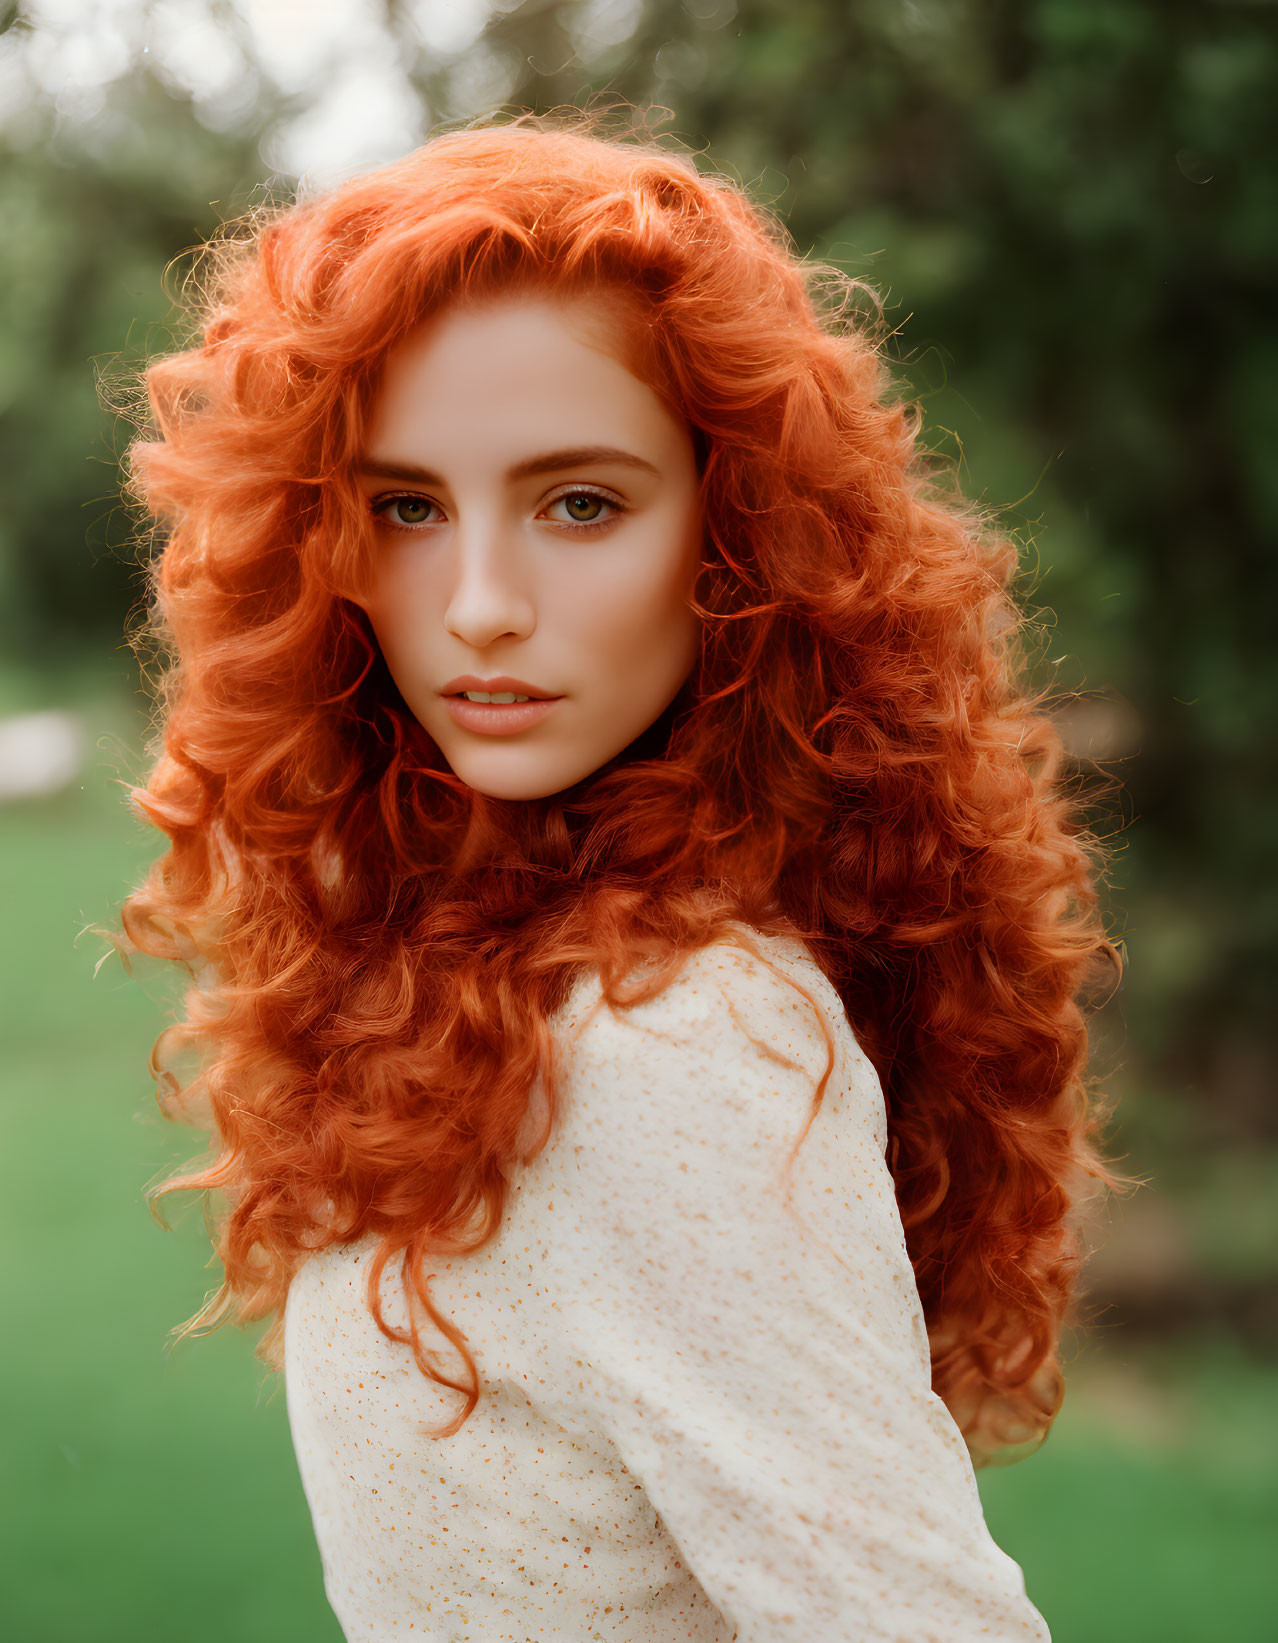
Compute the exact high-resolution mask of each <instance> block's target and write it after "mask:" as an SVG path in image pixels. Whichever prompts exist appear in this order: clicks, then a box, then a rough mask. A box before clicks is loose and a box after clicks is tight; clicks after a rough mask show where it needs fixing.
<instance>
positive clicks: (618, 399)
mask: <svg viewBox="0 0 1278 1643" xmlns="http://www.w3.org/2000/svg"><path fill="white" fill-rule="evenodd" d="M619 324H620V321H619V319H618V318H617V317H615V315H614V314H612V313H611V312H610V311H609V310H608V309H607V308H606V307H605V306H604V305H603V304H602V303H601V302H599V301H598V299H595V298H592V297H590V296H584V295H583V296H577V297H574V298H572V299H560V298H554V297H548V296H543V295H540V294H537V295H521V296H508V297H502V298H496V299H490V300H489V301H487V302H485V303H482V304H480V305H477V306H467V307H456V308H452V309H449V310H446V311H445V312H444V314H442V315H441V316H437V317H436V318H434V319H433V320H432V321H430V322H428V323H427V325H426V326H425V327H423V328H422V329H421V330H419V331H417V332H414V333H412V334H411V335H410V336H408V337H407V338H406V339H405V340H404V341H403V342H401V343H400V344H398V345H397V346H396V347H395V348H394V349H393V350H392V352H391V353H390V355H389V356H388V358H387V360H386V364H385V369H384V372H383V375H382V378H381V380H380V383H379V387H378V392H377V396H376V399H375V402H374V405H373V412H372V418H371V422H370V427H369V431H368V436H367V439H366V441H365V445H364V454H363V456H362V459H361V461H360V463H359V469H360V473H359V483H360V485H361V488H362V489H363V491H364V494H365V495H366V496H367V498H368V503H369V510H370V513H371V515H372V529H373V556H374V562H373V566H372V573H371V580H370V583H369V584H368V588H367V591H366V593H365V595H364V596H363V598H362V599H361V603H362V605H363V608H364V609H365V610H366V611H367V613H368V616H369V620H370V622H371V624H372V627H373V630H374V632H375V634H376V636H377V640H378V643H379V645H380V646H381V650H382V654H383V656H384V657H385V660H386V664H387V667H388V668H389V670H390V673H391V676H392V678H393V679H394V680H395V683H396V685H397V686H398V687H399V691H400V694H401V695H402V696H403V698H404V701H405V702H406V703H407V705H408V707H409V708H410V709H411V710H412V712H413V713H414V715H415V716H416V718H417V719H418V721H419V723H420V724H421V725H422V727H423V728H424V729H425V730H426V731H427V732H428V733H429V734H430V736H431V737H432V738H433V739H434V740H435V742H436V743H437V744H438V746H439V748H440V751H441V752H442V753H443V755H444V757H445V759H446V760H447V762H448V765H449V767H450V769H452V770H453V772H454V773H455V774H456V775H457V776H458V777H460V778H461V780H462V781H463V782H465V783H466V784H467V785H468V786H469V787H472V788H474V789H476V790H477V791H479V792H481V793H486V794H489V795H491V796H492V797H494V798H499V799H536V798H544V797H546V796H548V795H550V794H552V793H558V792H561V791H563V789H565V788H567V787H570V786H572V785H573V783H575V782H578V781H580V780H582V779H583V778H584V777H586V776H589V775H591V774H592V773H593V772H594V771H596V770H598V769H599V768H600V767H601V766H602V765H604V764H606V763H607V762H608V761H609V760H610V759H612V758H614V757H615V756H616V755H617V754H618V753H620V752H622V751H623V750H624V749H625V748H626V747H628V746H629V744H630V743H631V742H633V741H634V740H635V738H636V737H638V736H639V735H641V734H642V732H643V731H644V730H646V729H647V728H648V727H649V726H650V725H651V724H652V723H653V722H654V721H655V720H656V719H657V718H659V717H660V715H661V713H662V712H663V711H664V710H665V708H666V707H667V706H668V705H669V704H670V702H671V701H672V700H673V699H674V697H675V695H676V694H677V692H678V690H679V688H680V686H681V685H682V684H683V683H684V681H685V680H686V679H687V677H688V675H689V673H690V672H691V670H692V667H693V665H694V663H695V661H696V657H697V652H698V646H699V641H700V622H699V618H698V617H697V615H696V614H695V612H694V611H693V610H692V609H691V608H690V605H689V602H688V601H689V598H690V596H691V594H692V591H693V587H694V584H695V580H696V575H697V572H698V570H699V568H700V564H701V553H702V521H701V508H700V499H699V493H698V476H697V471H696V458H695V452H694V447H693V442H692V435H691V432H690V430H689V428H688V425H687V423H686V422H685V421H684V420H683V419H682V418H681V417H680V416H678V415H677V414H675V413H674V412H672V411H671V409H670V408H668V407H667V405H666V403H665V402H664V401H663V400H662V399H661V398H660V397H659V396H658V395H657V394H656V393H655V392H654V391H653V389H652V388H650V387H649V386H648V385H647V383H645V382H642V381H640V380H639V378H638V377H636V376H635V375H633V374H632V372H631V371H630V370H629V369H628V368H627V366H626V365H625V364H623V363H622V359H623V356H624V347H623V346H622V338H621V336H620V335H619V333H618V330H617V327H618V325H619ZM605 453H611V454H605ZM534 464H536V471H530V470H531V469H532V466H533V465H534ZM465 676H471V677H472V678H473V679H474V680H476V681H479V682H480V683H481V684H482V682H484V681H489V680H493V679H498V678H500V677H502V676H506V677H509V678H513V679H516V680H518V681H520V682H521V683H524V684H527V685H531V686H533V687H534V689H535V692H536V693H540V694H542V695H545V696H552V697H556V698H558V699H557V700H555V701H553V702H552V703H549V704H548V705H547V706H546V707H544V708H537V707H535V706H534V707H532V708H530V709H523V710H521V709H518V708H515V707H509V708H503V707H500V706H488V707H482V706H481V707H478V708H466V707H464V706H462V705H461V704H460V703H459V702H458V701H457V700H456V694H455V692H451V693H446V692H445V687H446V686H449V685H451V684H453V683H454V682H455V681H457V680H458V679H459V678H464V677H465ZM499 688H502V687H499V686H497V685H494V686H493V690H494V691H497V690H498V689H499ZM504 688H506V690H507V693H509V690H510V688H511V687H504ZM530 719H531V720H534V721H535V722H527V723H522V724H521V723H517V722H513V721H519V720H530ZM467 721H470V722H469V723H468V722H467Z"/></svg>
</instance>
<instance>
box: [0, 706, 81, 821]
mask: <svg viewBox="0 0 1278 1643" xmlns="http://www.w3.org/2000/svg"><path fill="white" fill-rule="evenodd" d="M83 749H84V728H83V725H82V724H81V722H80V720H79V718H78V717H77V716H76V715H75V714H74V713H64V712H62V711H61V710H60V709H58V708H50V709H48V710H47V711H46V712H44V713H20V714H18V715H17V716H16V717H14V718H12V719H0V803H3V802H4V801H5V800H6V799H29V798H37V797H39V796H40V795H42V794H46V793H57V792H58V791H59V790H60V789H62V788H64V787H69V786H70V785H71V783H72V782H73V781H74V780H75V779H76V777H77V776H78V775H79V773H80V762H81V758H82V757H83Z"/></svg>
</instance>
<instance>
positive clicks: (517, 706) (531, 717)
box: [444, 696, 563, 736]
mask: <svg viewBox="0 0 1278 1643" xmlns="http://www.w3.org/2000/svg"><path fill="white" fill-rule="evenodd" d="M562 700H563V697H562V696H550V697H547V698H546V699H544V700H542V701H531V702H468V701H467V700H466V698H465V697H464V696H445V697H444V705H445V706H446V707H447V709H448V712H449V714H450V716H451V717H452V720H453V723H454V724H457V725H460V726H461V728H462V729H463V730H471V731H473V732H474V733H475V734H476V735H477V736H513V735H515V734H517V733H518V732H519V731H521V730H528V729H530V728H531V727H532V726H533V725H537V724H540V723H541V721H542V720H543V719H545V718H547V717H548V716H549V715H550V714H551V713H552V712H553V711H554V708H555V706H556V704H557V703H559V702H561V701H562Z"/></svg>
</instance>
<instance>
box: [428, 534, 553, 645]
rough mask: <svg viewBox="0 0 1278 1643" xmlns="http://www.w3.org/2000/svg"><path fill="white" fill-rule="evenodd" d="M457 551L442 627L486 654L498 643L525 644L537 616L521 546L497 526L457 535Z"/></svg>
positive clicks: (455, 544) (455, 551)
mask: <svg viewBox="0 0 1278 1643" xmlns="http://www.w3.org/2000/svg"><path fill="white" fill-rule="evenodd" d="M453 551H454V553H455V555H456V559H455V563H454V567H453V585H452V592H451V594H450V597H449V600H448V604H447V607H446V609H445V611H444V626H445V627H446V628H447V629H448V631H449V633H451V634H453V635H454V637H456V638H458V639H460V640H462V641H463V643H465V644H467V645H470V646H471V647H472V648H474V649H475V650H482V649H483V648H484V647H485V646H487V645H490V644H492V643H493V641H494V640H496V639H504V638H508V637H512V638H519V639H524V638H527V637H528V635H529V634H530V633H531V632H532V631H533V628H534V627H535V626H536V612H535V610H534V608H533V602H532V599H531V597H530V594H529V590H528V587H527V585H526V582H525V580H524V574H523V571H524V567H523V566H522V564H521V559H520V549H519V544H518V543H517V542H514V541H512V540H511V539H510V535H509V533H503V532H502V531H501V530H500V528H498V527H491V528H487V527H483V528H476V529H473V530H470V531H465V532H459V533H458V536H457V538H456V540H455V543H454V547H453Z"/></svg>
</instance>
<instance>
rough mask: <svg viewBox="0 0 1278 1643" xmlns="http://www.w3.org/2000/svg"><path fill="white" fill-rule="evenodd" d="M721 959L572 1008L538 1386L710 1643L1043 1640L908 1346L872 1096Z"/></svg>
mask: <svg viewBox="0 0 1278 1643" xmlns="http://www.w3.org/2000/svg"><path fill="white" fill-rule="evenodd" d="M797 978H798V979H799V980H800V981H801V982H802V984H803V985H804V986H806V987H807V988H808V990H809V992H812V993H815V995H816V996H817V998H818V1001H819V1005H820V1010H821V1014H822V1015H823V1016H824V1018H825V1020H826V1022H827V1023H828V1025H829V1029H830V1032H831V1035H832V1036H833V1039H834V1046H835V1058H834V1066H833V1070H832V1071H831V1074H830V1079H829V1082H828V1084H827V1086H826V1091H825V1096H824V1102H823V1106H822V1108H821V1110H820V1112H819V1113H818V1116H817V1119H816V1120H814V1122H813V1124H812V1127H811V1129H810V1130H809V1131H808V1133H807V1135H806V1137H805V1138H804V1139H803V1142H802V1145H801V1147H799V1150H798V1153H797V1158H796V1161H795V1162H794V1165H793V1168H792V1169H791V1170H790V1171H789V1173H787V1168H786V1166H787V1162H788V1161H789V1160H790V1159H791V1157H792V1155H793V1153H794V1148H795V1146H796V1143H798V1141H799V1137H800V1136H801V1135H802V1133H803V1126H804V1124H805V1123H806V1121H807V1118H808V1115H809V1113H810V1111H811V1107H812V1099H813V1096H814V1094H815V1089H816V1085H817V1082H818V1081H819V1079H820V1077H821V1075H822V1073H823V1072H824V1071H825V1068H826V1065H827V1044H826V1039H825V1037H824V1034H823V1033H822V1031H821V1028H820V1025H819V1023H818V1020H817V1016H816V1015H815V1014H814V1011H813V1008H812V1006H811V1004H809V1003H808V1002H807V1001H806V1000H805V999H803V997H802V996H801V995H800V994H798V993H797V992H796V991H795V990H794V989H793V988H792V987H790V986H789V985H788V983H787V982H786V980H785V979H784V976H783V975H779V974H777V973H776V972H775V971H774V970H773V969H772V968H771V967H770V966H769V965H768V964H767V962H766V961H763V960H760V959H758V958H756V957H754V956H753V955H752V954H750V953H747V952H746V951H745V950H744V949H742V948H740V947H737V946H735V945H734V944H732V943H731V942H729V943H719V944H716V945H714V946H711V947H708V948H705V949H703V950H701V951H700V952H699V953H697V954H695V955H693V958H692V959H691V961H690V962H689V966H688V968H687V969H686V970H685V971H684V972H683V973H682V975H681V976H680V977H679V978H678V979H677V980H676V981H675V982H674V983H672V984H671V985H670V986H669V987H667V988H666V990H665V991H664V992H663V993H661V994H660V995H658V996H657V997H656V998H654V999H653V1000H650V1001H649V1002H647V1003H645V1004H643V1005H640V1006H637V1007H635V1008H633V1009H631V1010H629V1011H618V1012H615V1011H613V1010H611V1009H610V1008H609V1007H608V1006H607V1005H606V1004H602V1005H599V1006H598V1007H597V1008H596V1010H595V1012H594V1013H593V1014H590V1015H588V1016H587V1018H586V1020H585V1022H584V1024H583V1025H582V1027H581V1029H580V1030H579V1033H578V1036H577V1038H576V1040H575V1043H574V1044H573V1046H572V1048H571V1050H570V1052H569V1053H568V1055H567V1056H566V1057H565V1059H564V1060H563V1062H562V1063H561V1072H560V1079H561V1083H560V1099H561V1102H563V1103H564V1110H565V1124H566V1134H567V1135H568V1136H570V1137H571V1144H570V1146H569V1148H568V1152H567V1156H568V1158H569V1159H570V1163H569V1165H568V1167H567V1169H566V1170H565V1172H564V1174H563V1175H562V1176H561V1177H560V1178H559V1179H558V1181H557V1183H556V1191H555V1194H554V1196H555V1199H556V1200H557V1202H556V1203H555V1205H554V1208H553V1214H552V1215H551V1217H550V1220H549V1224H548V1227H547V1235H546V1247H545V1249H544V1250H540V1251H538V1254H539V1256H541V1257H542V1259H543V1266H542V1269H541V1270H542V1280H543V1282H544V1284H545V1286H546V1293H547V1294H550V1295H553V1296H554V1297H555V1328H554V1330H553V1331H547V1338H546V1341H545V1343H544V1374H545V1381H544V1385H545V1386H547V1387H555V1388H559V1389H562V1390H561V1391H557V1392H556V1394H555V1396H556V1399H557V1400H558V1413H560V1415H561V1416H562V1417H563V1418H564V1419H565V1420H566V1421H567V1422H569V1423H575V1422H580V1423H582V1424H583V1425H584V1426H585V1427H588V1428H589V1429H591V1430H593V1431H596V1432H598V1431H602V1432H603V1433H604V1434H605V1435H606V1436H607V1437H608V1438H609V1439H610V1440H611V1441H612V1442H613V1443H614V1444H615V1445H616V1447H617V1449H618V1451H619V1453H620V1455H621V1458H622V1460H623V1461H624V1463H625V1464H626V1466H627V1467H628V1469H629V1470H630V1471H631V1473H632V1474H633V1475H634V1477H635V1478H636V1479H638V1480H640V1481H641V1482H642V1485H643V1487H644V1489H645V1490H646V1492H647V1495H648V1497H649V1499H650V1501H651V1503H652V1505H653V1507H654V1508H655V1510H656V1511H657V1513H658V1514H659V1516H660V1518H661V1519H662V1521H663V1523H664V1524H665V1526H666V1528H667V1530H668V1531H669V1533H670V1534H671V1536H672V1537H673V1538H674V1540H675V1542H676V1543H677V1545H678V1546H679V1548H680V1551H681V1554H682V1555H683V1557H684V1558H685V1559H686V1562H687V1565H688V1567H689V1568H690V1569H691V1571H692V1573H693V1574H694V1575H695V1576H696V1578H697V1579H698V1581H699V1582H700V1584H701V1586H702V1587H703V1589H704V1590H705V1592H706V1594H707V1595H708V1597H709V1598H710V1600H711V1602H713V1603H714V1604H715V1606H716V1607H717V1608H718V1609H719V1611H720V1613H721V1614H722V1615H723V1616H724V1618H725V1620H727V1621H728V1623H729V1624H731V1625H732V1626H734V1627H735V1637H736V1639H737V1643H790V1640H791V1639H793V1640H794V1643H800V1640H801V1643H969V1640H973V1643H974V1640H976V1639H981V1640H982V1643H1010V1640H1013V1639H1015V1640H1017V1643H1024V1640H1026V1639H1037V1640H1047V1639H1048V1631H1047V1627H1046V1626H1045V1624H1044V1622H1043V1619H1042V1617H1041V1616H1040V1615H1039V1613H1038V1611H1037V1610H1036V1609H1035V1608H1034V1607H1033V1606H1032V1604H1031V1603H1030V1601H1029V1599H1028V1597H1027V1596H1026V1591H1025V1583H1024V1578H1023V1576H1022V1573H1021V1570H1020V1568H1019V1566H1018V1565H1017V1564H1016V1563H1015V1562H1014V1561H1013V1560H1012V1559H1011V1558H1010V1557H1009V1556H1008V1555H1007V1554H1006V1553H1005V1552H1003V1551H1002V1550H1001V1549H1000V1548H999V1547H998V1546H997V1545H996V1543H995V1542H994V1540H993V1539H992V1537H991V1536H990V1533H989V1530H988V1529H987V1527H986V1524H985V1520H984V1516H983V1512H982V1507H981V1501H980V1496H979V1494H978V1492H977V1487H976V1479H975V1476H974V1473H973V1470H972V1466H971V1462H970V1459H969V1457H968V1453H967V1448H966V1445H965V1444H964V1442H963V1438H962V1435H961V1434H960V1432H959V1430H958V1428H957V1426H956V1425H955V1423H954V1421H953V1419H952V1418H951V1416H950V1414H949V1412H948V1410H947V1409H946V1407H945V1405H944V1403H943V1402H942V1401H941V1400H940V1399H939V1398H938V1397H937V1396H936V1395H935V1394H934V1393H933V1392H932V1390H931V1381H930V1362H929V1352H928V1342H927V1336H926V1332H925V1327H924V1322H923V1316H922V1311H921V1307H920V1303H919V1298H918V1290H917V1287H916V1285H915V1282H914V1276H913V1272H912V1269H911V1267H910V1262H909V1257H908V1255H907V1253H906V1248H905V1239H904V1235H903V1232H902V1228H901V1221H900V1217H899V1214H898V1211H897V1205H896V1197H895V1193H894V1190H893V1185H892V1180H891V1177H890V1175H889V1173H888V1169H887V1165H886V1163H885V1160H884V1147H885V1143H886V1123H885V1118H884V1108H883V1099H882V1095H881V1092H880V1088H879V1084H878V1081H877V1078H876V1077H875V1074H874V1071H873V1069H872V1067H871V1066H870V1064H869V1062H868V1061H867V1060H866V1058H865V1056H864V1055H863V1054H862V1052H861V1051H860V1049H859V1047H858V1046H857V1044H856V1042H855V1039H854V1038H853V1037H852V1035H851V1031H850V1029H849V1027H848V1023H847V1020H846V1016H845V1014H844V1012H843V1010H842V1006H841V1003H840V1002H839V999H838V995H837V993H836V992H835V991H834V989H833V987H832V986H831V985H830V984H829V982H828V981H827V980H826V978H825V977H824V976H822V975H821V973H820V971H819V970H817V969H816V968H815V966H813V965H812V964H811V962H810V960H809V961H808V963H807V964H806V965H805V966H804V967H803V968H802V970H801V972H800V973H798V976H797Z"/></svg>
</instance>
